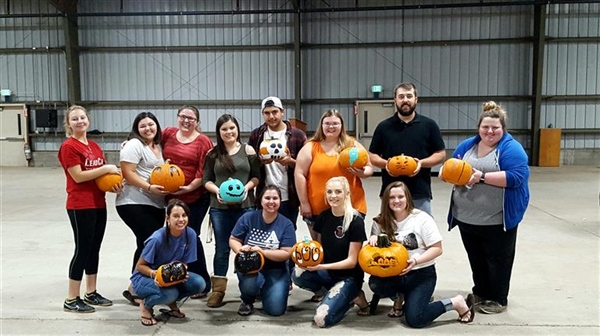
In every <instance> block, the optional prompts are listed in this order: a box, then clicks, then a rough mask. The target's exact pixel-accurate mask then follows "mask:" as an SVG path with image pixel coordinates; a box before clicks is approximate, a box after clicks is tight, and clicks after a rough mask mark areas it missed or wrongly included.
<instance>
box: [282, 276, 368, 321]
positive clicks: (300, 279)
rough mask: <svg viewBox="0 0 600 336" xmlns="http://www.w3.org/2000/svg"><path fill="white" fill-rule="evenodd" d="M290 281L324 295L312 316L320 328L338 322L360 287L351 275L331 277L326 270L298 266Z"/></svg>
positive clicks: (358, 282) (360, 284)
mask: <svg viewBox="0 0 600 336" xmlns="http://www.w3.org/2000/svg"><path fill="white" fill-rule="evenodd" d="M292 281H293V282H294V284H296V286H298V287H300V288H302V289H305V290H308V291H311V292H313V293H315V294H316V295H324V297H323V301H321V303H320V304H319V306H318V307H317V311H316V313H315V317H314V321H315V323H316V324H317V325H318V326H319V327H321V328H327V327H331V326H332V325H334V324H336V323H338V322H340V321H341V320H342V319H343V318H344V316H345V315H346V312H347V311H348V309H350V304H351V303H352V301H353V300H354V299H355V298H356V297H357V296H358V293H359V292H360V290H361V287H362V281H357V280H356V279H355V278H353V277H344V278H337V277H331V276H330V274H329V272H328V271H324V270H319V271H316V272H311V271H307V270H304V269H301V268H299V267H296V268H295V270H294V274H293V276H292Z"/></svg>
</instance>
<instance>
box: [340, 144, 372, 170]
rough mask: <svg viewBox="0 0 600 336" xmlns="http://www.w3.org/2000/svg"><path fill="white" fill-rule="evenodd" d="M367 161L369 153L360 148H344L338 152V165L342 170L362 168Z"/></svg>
mask: <svg viewBox="0 0 600 336" xmlns="http://www.w3.org/2000/svg"><path fill="white" fill-rule="evenodd" d="M368 161H369V153H367V151H366V150H365V149H364V148H361V147H346V148H345V149H344V150H342V151H341V152H340V156H339V157H338V163H339V165H340V166H341V167H342V168H359V169H360V168H363V167H364V166H365V165H366V164H367V162H368Z"/></svg>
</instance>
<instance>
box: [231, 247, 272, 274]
mask: <svg viewBox="0 0 600 336" xmlns="http://www.w3.org/2000/svg"><path fill="white" fill-rule="evenodd" d="M233 265H234V267H235V270H236V271H237V272H240V273H242V274H254V273H258V272H260V270H262V268H263V266H265V257H264V256H263V255H262V253H260V252H258V251H252V252H240V253H238V254H236V255H235V259H234V260H233Z"/></svg>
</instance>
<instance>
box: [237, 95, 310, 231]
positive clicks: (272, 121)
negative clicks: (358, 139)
mask: <svg viewBox="0 0 600 336" xmlns="http://www.w3.org/2000/svg"><path fill="white" fill-rule="evenodd" d="M261 113H262V116H263V119H264V121H265V122H264V123H263V124H262V125H261V126H260V127H258V128H256V129H254V130H253V131H252V133H251V134H250V139H249V140H248V144H249V145H250V146H252V147H254V149H255V150H256V153H259V157H260V156H261V155H260V145H261V143H262V142H263V141H264V140H268V141H274V142H277V143H282V144H285V147H287V151H285V153H284V154H281V156H278V155H274V157H275V158H269V159H265V158H263V159H261V161H262V165H261V167H260V173H261V176H260V183H259V185H258V187H256V194H257V195H260V194H261V192H262V190H263V188H264V187H265V186H266V185H269V184H272V185H276V186H278V187H279V189H280V190H281V206H280V207H279V213H280V214H282V215H283V216H285V217H287V218H288V219H289V220H290V221H292V223H293V224H294V229H295V228H296V219H297V218H298V212H299V209H300V200H299V199H298V195H297V193H296V187H295V184H294V168H295V166H296V156H297V155H298V152H299V151H300V149H301V148H302V145H304V142H306V134H305V133H304V132H302V131H301V130H299V129H297V128H296V127H293V126H292V125H291V124H290V122H289V121H287V120H283V118H284V117H285V109H284V108H283V104H282V103H281V99H279V98H277V97H267V98H265V99H263V101H262V104H261ZM257 202H260V200H257Z"/></svg>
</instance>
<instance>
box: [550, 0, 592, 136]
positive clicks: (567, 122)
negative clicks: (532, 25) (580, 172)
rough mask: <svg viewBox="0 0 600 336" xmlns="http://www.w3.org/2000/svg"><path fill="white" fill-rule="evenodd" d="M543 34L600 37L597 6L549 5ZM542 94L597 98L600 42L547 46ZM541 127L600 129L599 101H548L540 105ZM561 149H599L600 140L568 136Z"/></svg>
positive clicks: (560, 43) (556, 43)
mask: <svg viewBox="0 0 600 336" xmlns="http://www.w3.org/2000/svg"><path fill="white" fill-rule="evenodd" d="M547 15H548V16H547V25H546V26H547V29H546V34H547V35H548V36H551V37H566V38H569V37H571V38H572V37H576V38H581V37H592V38H593V37H599V36H600V4H573V5H551V6H548V12H547ZM544 78H545V80H544V83H543V84H544V85H543V94H544V95H549V96H552V95H598V94H599V93H600V43H598V42H597V41H596V42H594V41H590V42H553V41H549V42H548V44H547V45H546V53H545V67H544ZM541 125H542V126H549V125H552V127H558V128H600V102H598V101H587V100H578V99H571V100H558V101H555V100H548V101H546V102H545V103H544V104H543V106H542V115H541ZM562 147H563V148H600V137H598V136H594V135H589V134H568V135H563V137H562Z"/></svg>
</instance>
